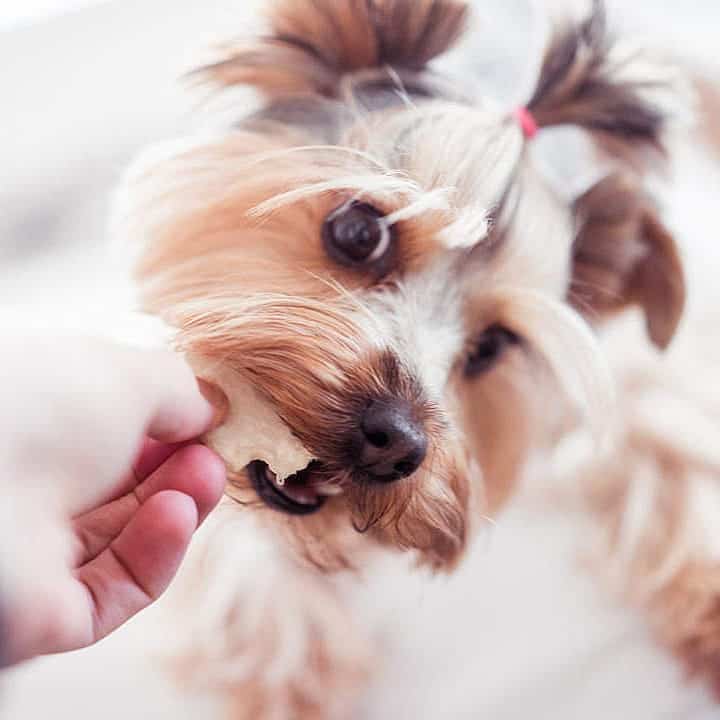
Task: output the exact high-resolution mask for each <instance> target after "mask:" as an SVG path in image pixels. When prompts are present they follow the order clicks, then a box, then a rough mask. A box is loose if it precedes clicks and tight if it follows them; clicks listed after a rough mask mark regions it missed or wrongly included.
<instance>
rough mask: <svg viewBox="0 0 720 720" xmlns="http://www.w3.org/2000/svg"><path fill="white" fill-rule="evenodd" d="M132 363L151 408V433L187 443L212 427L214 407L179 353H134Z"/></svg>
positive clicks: (149, 427)
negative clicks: (205, 396) (204, 395)
mask: <svg viewBox="0 0 720 720" xmlns="http://www.w3.org/2000/svg"><path fill="white" fill-rule="evenodd" d="M131 363H132V367H133V368H134V372H135V375H136V382H137V387H138V389H139V391H140V394H141V398H142V399H143V400H144V401H145V402H146V403H147V407H148V409H149V411H150V412H149V417H148V419H147V425H146V428H145V432H146V433H147V435H149V436H150V437H152V438H154V439H155V440H160V441H162V442H166V443H173V442H183V441H185V440H191V439H193V438H196V437H198V436H200V435H202V434H203V433H204V432H205V431H206V430H207V429H208V428H209V427H210V425H211V423H212V421H213V416H214V410H213V408H212V406H211V405H210V403H209V402H208V401H207V400H206V399H205V398H204V397H203V395H202V393H201V392H200V390H199V388H198V384H197V380H196V379H195V375H194V374H193V372H192V370H191V369H190V367H189V366H188V365H187V363H185V362H184V361H183V360H181V359H180V357H179V356H177V355H174V354H173V353H169V352H164V351H151V352H147V351H145V352H134V353H133V354H132V360H131Z"/></svg>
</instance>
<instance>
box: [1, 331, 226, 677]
mask: <svg viewBox="0 0 720 720" xmlns="http://www.w3.org/2000/svg"><path fill="white" fill-rule="evenodd" d="M0 350H1V351H2V352H1V353H0V369H1V370H2V373H1V374H2V377H3V382H2V383H1V384H0V386H2V389H1V390H0V471H1V472H0V491H1V492H2V495H3V497H2V501H1V502H0V666H7V665H12V664H15V663H18V662H21V661H23V660H27V659H29V658H32V657H35V656H37V655H43V654H48V653H58V652H64V651H69V650H75V649H78V648H82V647H86V646H88V645H91V644H93V643H95V642H97V641H98V640H100V639H101V638H103V637H105V636H106V635H108V634H109V633H111V632H113V631H114V630H116V629H117V628H118V627H120V626H121V625H123V624H124V623H125V622H126V621H127V620H128V619H129V618H130V617H132V616H133V615H135V614H136V613H138V612H139V611H141V610H142V609H144V608H145V607H147V606H148V605H149V604H151V603H152V602H154V601H155V600H156V599H157V598H158V597H160V595H161V594H162V593H163V592H164V591H165V590H166V588H167V587H168V585H169V584H170V581H171V580H172V579H173V577H174V575H175V573H176V572H177V570H178V568H179V566H180V563H181V561H182V559H183V557H184V555H185V552H186V550H187V548H188V546H189V543H190V540H191V538H192V535H193V533H194V532H195V530H196V529H197V528H198V526H199V525H200V524H201V523H202V522H203V520H204V519H205V518H206V517H207V515H208V514H209V513H210V511H211V510H212V509H213V508H214V507H215V505H216V504H217V503H218V502H219V500H220V497H221V495H222V492H223V487H224V483H225V469H224V466H223V463H222V461H221V460H220V459H219V458H218V457H217V456H216V455H215V454H214V453H213V452H212V451H210V450H209V449H208V448H206V447H204V446H203V445H201V444H199V443H198V442H197V438H198V437H199V436H201V435H202V434H203V433H204V432H205V431H207V430H208V428H209V427H211V425H212V424H213V417H214V411H213V408H212V407H211V405H210V404H209V403H208V402H207V401H206V400H205V398H204V397H203V395H202V394H201V393H200V391H199V389H198V385H197V382H196V380H195V378H194V376H193V374H192V372H191V370H190V369H189V368H188V367H187V365H185V363H184V362H183V361H181V360H180V359H179V358H178V357H176V356H174V355H172V354H170V353H167V352H164V351H145V350H131V349H128V348H123V347H120V346H114V345H111V344H108V343H100V342H96V341H88V340H78V339H73V340H48V339H44V340H37V339H19V338H15V339H10V340H8V339H7V338H5V339H3V341H2V343H0Z"/></svg>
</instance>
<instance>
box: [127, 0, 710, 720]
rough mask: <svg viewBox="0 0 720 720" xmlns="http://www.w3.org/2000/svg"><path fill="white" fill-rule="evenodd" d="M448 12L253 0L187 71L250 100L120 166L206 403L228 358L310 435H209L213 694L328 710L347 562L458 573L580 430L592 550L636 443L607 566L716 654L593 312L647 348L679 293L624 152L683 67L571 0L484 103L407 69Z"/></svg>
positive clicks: (444, 39)
mask: <svg viewBox="0 0 720 720" xmlns="http://www.w3.org/2000/svg"><path fill="white" fill-rule="evenodd" d="M468 15H469V10H468V7H467V6H466V4H465V3H463V2H460V1H459V0H274V2H272V3H271V12H270V15H269V23H270V28H269V31H268V33H267V34H265V35H262V36H260V37H258V38H256V39H255V40H253V41H251V42H247V43H238V44H233V45H229V46H227V47H226V48H225V50H224V53H225V54H224V55H223V57H221V58H219V59H218V61H217V62H215V63H213V64H210V65H208V66H206V67H203V68H202V69H201V70H199V71H198V72H197V74H196V77H198V78H201V79H202V80H203V81H206V82H208V83H210V84H212V85H214V86H217V87H219V88H234V87H236V86H251V87H252V88H255V89H256V90H257V91H259V93H260V95H261V97H262V98H263V100H264V102H263V104H262V107H261V108H260V109H259V110H258V111H256V112H254V113H253V114H251V115H249V116H248V117H246V118H245V119H244V120H242V121H241V122H238V123H237V124H235V125H233V126H231V127H228V128H227V130H226V131H224V132H221V133H218V134H216V135H215V136H213V137H209V138H208V137H200V138H197V139H193V140H192V141H190V142H186V141H183V143H181V144H173V145H169V146H167V147H165V148H163V149H161V150H159V151H158V150H156V151H153V152H152V153H151V154H150V155H149V156H148V157H146V158H145V159H143V160H141V161H140V162H139V163H138V164H137V165H136V166H135V168H134V169H133V170H131V172H130V174H129V177H128V182H127V184H126V186H125V189H124V193H123V194H124V200H123V202H122V207H121V211H120V212H119V213H118V216H119V217H122V222H120V223H118V224H117V227H116V230H117V232H118V233H120V234H121V235H122V237H123V238H129V239H132V240H133V241H137V240H138V239H139V241H140V245H139V246H140V248H141V257H140V259H139V262H138V264H137V279H138V282H139V286H140V288H141V290H142V298H143V304H144V307H145V309H146V310H147V311H149V312H150V313H153V314H156V315H158V316H160V317H161V318H162V319H163V320H164V321H165V322H166V323H168V324H169V325H170V326H172V327H173V328H174V329H175V330H176V340H175V341H176V344H177V347H178V348H179V350H180V351H182V352H184V353H186V354H187V356H188V357H189V358H191V360H192V361H193V362H195V363H197V367H198V368H201V367H202V368H205V369H207V368H208V367H211V368H212V372H210V373H209V379H210V380H211V381H212V379H213V378H218V377H223V378H225V379H226V380H225V381H223V382H219V381H218V382H217V385H218V387H215V388H214V389H213V390H212V392H213V393H214V396H215V397H216V398H220V400H219V403H218V404H219V405H222V404H223V402H224V403H225V405H227V403H228V402H229V403H230V405H231V406H232V405H233V399H232V388H231V386H232V384H233V382H235V381H237V383H239V384H242V383H245V384H247V385H249V386H250V387H251V388H252V391H253V392H254V393H256V394H257V396H258V397H260V398H262V400H263V402H265V403H266V404H267V405H268V406H270V407H271V408H272V410H273V411H274V413H276V415H277V417H279V418H280V419H281V421H282V427H283V428H284V432H285V433H286V434H287V435H288V436H289V437H290V438H291V439H292V441H293V442H295V443H297V444H299V445H300V446H301V448H302V449H303V450H304V451H305V453H306V461H309V463H308V462H304V465H303V467H297V468H295V470H296V472H293V473H292V474H290V476H289V477H287V478H286V479H284V478H283V477H282V476H281V475H280V474H278V473H276V472H275V470H276V469H277V468H276V467H275V466H274V465H273V464H272V463H270V462H269V458H268V457H262V456H258V457H253V458H251V459H252V462H249V464H247V465H246V466H245V467H242V468H238V467H237V465H236V464H234V463H233V462H232V461H231V460H230V456H231V455H232V449H231V448H230V449H228V450H227V456H226V460H228V477H229V483H228V494H229V495H230V496H231V497H233V498H234V500H235V501H236V502H235V503H231V504H229V505H228V507H226V508H225V511H224V512H225V513H226V514H227V513H231V514H236V515H237V516H238V517H242V518H243V519H242V522H241V523H240V525H238V524H233V523H226V524H225V525H223V526H221V527H219V528H217V529H216V533H218V534H217V536H216V538H221V540H220V541H219V543H217V544H216V545H215V546H214V547H215V549H214V551H213V552H212V553H211V554H210V555H208V556H207V557H206V558H205V563H206V565H207V567H206V568H205V570H206V572H208V573H210V576H209V579H208V580H207V585H203V589H202V592H203V593H204V594H203V595H202V597H201V603H202V604H203V615H204V616H206V617H208V618H210V619H209V622H210V623H211V624H212V629H208V628H205V629H204V630H203V631H202V633H199V634H198V636H197V637H196V638H195V640H196V645H197V647H196V650H195V655H194V656H193V658H192V662H191V663H189V665H191V666H192V668H193V669H194V670H196V671H197V672H199V673H201V674H202V675H203V676H205V677H206V678H207V679H209V680H210V679H212V680H213V681H215V682H217V683H219V684H221V685H222V686H223V687H224V688H225V689H226V690H227V691H228V692H229V693H230V695H232V696H235V697H237V699H238V702H237V703H236V705H235V707H234V713H235V714H234V717H237V718H277V719H278V720H280V719H291V718H303V719H304V720H309V719H311V718H328V719H330V718H332V719H333V720H337V719H338V718H342V717H346V716H348V715H349V714H350V713H351V712H352V709H353V701H354V698H355V697H356V696H357V693H358V692H359V691H361V689H362V687H363V683H364V682H365V681H366V679H367V677H368V675H369V673H370V671H371V670H372V669H373V668H374V663H373V662H372V658H373V656H374V655H375V651H374V649H373V647H372V642H371V638H370V637H369V633H367V632H366V631H365V628H364V627H363V625H362V622H360V621H359V620H358V619H356V618H354V617H353V613H352V611H351V610H350V609H349V605H348V603H347V602H346V601H345V600H344V599H343V598H344V595H343V593H345V592H347V585H348V582H349V584H350V585H352V583H353V582H362V575H363V573H365V572H370V568H371V566H372V559H373V558H374V557H375V556H376V555H377V554H378V553H387V552H398V551H404V552H407V553H410V554H411V555H412V557H413V558H415V559H416V560H417V563H418V564H420V565H424V566H427V567H429V568H431V569H432V570H433V571H442V572H449V571H452V570H453V568H455V567H456V566H457V564H458V563H459V562H460V561H461V559H462V557H463V553H464V551H465V550H466V548H467V547H468V544H469V543H470V542H471V540H472V538H473V534H474V532H475V531H476V530H477V529H478V528H481V527H482V526H483V524H484V523H485V519H486V518H487V517H488V516H491V515H492V514H493V513H496V512H497V511H498V510H499V508H501V506H502V505H503V503H504V502H505V501H506V499H507V498H508V497H509V496H510V495H511V493H512V492H513V489H514V488H515V487H516V485H517V483H518V481H519V479H520V478H521V477H522V476H523V473H526V472H527V471H528V467H529V465H530V463H531V461H534V462H533V465H532V467H533V472H535V473H537V472H538V467H540V468H545V470H543V472H546V473H547V474H548V476H549V475H550V474H551V472H552V470H551V465H552V463H551V456H552V453H553V452H554V451H555V450H556V449H557V448H559V447H561V446H563V447H564V445H563V443H564V442H565V440H567V438H568V437H570V436H571V435H573V436H574V434H577V433H578V432H580V431H581V430H585V429H587V428H590V432H591V434H592V435H593V437H594V438H595V439H596V441H597V442H596V443H595V444H594V445H593V449H592V450H591V451H589V452H588V453H587V454H586V455H585V456H584V457H583V463H582V464H581V465H577V464H576V468H581V469H577V472H578V475H577V476H576V477H577V478H578V480H577V482H578V483H579V482H580V480H579V478H582V480H583V482H585V487H586V488H587V489H588V492H587V493H586V496H585V497H586V499H587V500H588V501H589V503H590V508H591V510H592V511H593V512H595V513H596V514H597V516H598V518H599V519H600V520H601V521H602V525H601V526H602V527H603V528H604V529H605V530H606V540H607V547H608V550H609V551H610V552H611V553H615V554H616V555H617V553H619V552H620V546H621V545H622V544H623V542H624V540H623V538H624V536H623V533H624V532H625V530H626V528H625V529H624V525H623V523H624V522H625V520H626V518H627V513H628V505H627V504H628V503H629V502H630V501H631V498H632V495H633V492H632V487H633V484H634V482H635V480H636V477H637V473H638V472H640V471H641V470H640V469H639V468H641V469H642V472H646V473H650V475H651V476H652V478H653V482H655V483H657V485H658V487H662V488H663V489H662V491H661V493H660V494H659V495H657V497H656V498H655V500H653V501H652V502H651V503H650V508H649V509H648V511H647V512H648V516H647V518H646V519H645V521H644V524H643V523H641V524H640V526H639V527H636V528H635V529H634V530H633V532H634V533H635V536H634V539H633V543H634V545H633V548H632V552H631V557H630V556H626V560H627V562H625V563H624V564H623V568H624V569H625V570H624V571H625V575H624V578H625V586H626V588H627V589H630V588H631V587H632V588H635V587H637V585H638V583H640V584H643V581H644V579H647V578H648V577H649V575H651V574H653V573H655V571H657V570H658V568H660V566H661V565H662V566H663V568H664V570H663V572H664V574H663V575H662V577H661V576H660V575H658V574H657V573H655V575H656V577H655V580H654V581H653V582H654V583H655V584H654V585H653V586H652V589H649V590H648V589H647V588H648V587H649V586H650V583H645V589H646V590H647V592H645V593H644V594H643V593H639V594H638V593H635V594H633V596H632V597H633V598H640V597H642V600H641V602H642V603H643V606H644V607H645V608H647V610H648V612H649V616H650V618H651V622H652V623H653V626H654V627H655V628H656V630H657V632H658V635H659V637H660V638H661V639H662V640H663V641H664V642H666V643H667V644H668V645H670V646H671V647H673V648H674V649H675V650H677V651H678V652H679V653H680V654H681V655H682V656H683V658H684V659H685V660H686V661H687V662H688V663H689V665H690V666H691V667H692V669H694V670H697V671H700V672H704V673H706V674H707V675H708V676H709V677H710V678H711V679H712V680H713V681H716V682H717V681H718V680H720V673H719V672H718V670H717V668H718V663H717V660H718V659H719V658H720V613H718V611H717V607H718V598H720V594H719V591H718V590H712V589H711V588H709V587H708V586H707V583H706V582H705V581H704V580H703V573H704V572H706V571H707V568H708V563H709V562H710V560H709V559H708V560H707V562H705V560H704V559H703V557H702V555H701V554H696V555H688V554H686V555H683V554H682V553H680V555H677V554H676V555H674V560H673V561H672V562H671V563H670V565H668V564H667V563H666V562H664V559H665V558H666V557H667V555H668V554H670V547H671V545H672V543H673V542H674V540H673V537H672V533H673V530H672V527H674V525H673V522H675V511H674V510H673V502H674V498H677V497H679V496H678V495H677V493H678V492H679V490H678V487H677V484H673V483H672V479H673V478H677V477H680V478H685V477H686V476H687V473H688V472H689V471H688V470H687V467H686V463H687V462H689V461H688V453H690V450H687V449H683V448H679V449H678V448H675V447H671V446H670V445H669V444H668V443H666V442H665V441H664V439H658V436H656V435H652V434H647V433H643V431H642V428H639V427H638V426H637V425H636V423H642V422H643V421H642V420H641V419H639V418H640V416H639V414H638V413H637V412H635V404H634V400H633V399H634V398H638V403H640V402H641V399H642V398H645V396H646V390H648V388H650V387H651V385H652V383H653V382H656V383H662V382H664V381H663V380H654V381H653V380H651V377H653V376H652V373H649V374H648V373H647V372H645V371H644V370H643V371H642V372H641V373H640V375H639V376H638V375H636V374H633V373H632V372H624V370H623V363H622V362H621V363H620V365H619V369H618V368H614V369H613V370H612V371H611V370H610V366H611V363H610V362H608V358H609V355H610V353H611V351H610V350H608V349H607V348H608V347H609V345H606V344H604V343H603V340H602V338H603V335H604V332H605V325H606V324H607V323H608V322H609V321H610V319H612V318H614V317H615V316H617V315H618V314H620V313H621V312H623V311H625V310H626V309H629V308H635V309H636V310H639V311H640V312H642V313H643V315H644V318H645V321H646V322H645V325H646V329H647V336H648V338H649V341H650V342H651V343H652V344H654V345H655V346H656V347H657V348H660V349H664V348H666V347H667V346H668V345H669V343H670V342H671V340H672V339H673V336H674V334H675V332H676V329H677V327H678V324H679V321H680V319H681V316H682V313H683V306H684V301H685V284H684V275H683V268H682V263H681V260H680V254H679V251H678V249H677V247H676V244H675V242H674V240H673V237H672V235H671V234H670V232H669V231H668V230H667V229H666V227H665V226H664V224H663V221H662V220H661V218H660V215H659V210H658V208H657V207H656V204H655V203H654V202H653V199H652V197H651V196H650V194H649V190H648V179H649V178H650V176H651V174H652V173H653V172H655V171H656V170H657V169H658V167H659V166H660V164H661V163H662V161H663V160H664V158H665V156H666V155H667V147H666V142H665V140H666V135H667V131H668V129H669V128H670V127H671V125H672V124H673V121H674V119H675V113H676V110H680V109H682V107H683V106H684V105H685V103H686V102H687V100H686V97H685V89H684V87H683V86H682V83H680V82H678V77H677V73H676V72H675V71H674V70H673V69H672V67H671V66H669V65H665V64H663V63H657V64H654V63H653V62H652V60H651V59H650V58H649V57H648V55H647V54H646V53H643V52H641V51H638V50H637V49H635V48H631V47H629V46H627V45H626V44H625V43H624V42H616V41H614V40H613V39H612V38H611V37H610V35H609V33H608V32H607V29H606V22H605V13H604V9H603V7H602V5H601V3H600V2H594V4H593V8H592V12H591V14H590V15H589V17H587V18H586V19H584V20H582V21H578V20H574V19H570V18H567V19H565V20H563V21H556V22H553V23H551V32H550V37H549V41H548V43H547V49H546V51H545V53H544V57H543V58H542V61H541V63H540V69H539V73H538V79H537V82H536V84H535V88H534V91H533V92H532V93H531V94H530V97H529V98H528V100H527V102H526V103H524V105H523V106H522V107H519V108H507V107H502V106H499V105H498V104H497V103H494V102H493V101H492V100H490V99H489V98H486V97H478V93H477V92H476V91H475V87H476V86H477V83H476V82H475V80H474V79H473V78H472V77H464V78H452V77H446V76H444V75H441V74H438V73H437V72H436V71H435V70H433V69H432V68H431V64H432V61H433V60H434V59H435V58H436V57H438V56H440V55H441V54H443V53H445V52H446V51H447V50H449V49H450V48H451V47H452V46H453V45H454V44H455V43H456V41H458V40H459V38H460V37H461V35H462V34H463V31H464V29H465V26H466V24H467V21H468ZM554 126H575V127H576V128H578V129H580V130H581V131H583V132H584V134H585V136H586V138H587V140H588V145H589V147H590V151H589V152H588V153H587V154H586V155H587V156H586V157H584V159H583V162H587V168H586V170H587V172H588V173H589V172H591V171H592V172H594V173H595V174H594V176H593V177H594V180H593V182H592V183H590V184H589V185H588V186H587V187H584V188H583V189H582V191H581V192H580V193H579V194H578V193H576V194H575V195H574V196H570V195H571V194H570V193H569V192H568V188H563V187H558V186H557V184H556V183H554V182H553V180H552V178H550V177H549V176H548V175H547V174H546V173H545V172H544V169H543V167H542V164H540V163H538V162H537V161H536V157H535V153H534V148H533V142H532V141H533V138H535V137H536V136H537V135H538V134H540V135H542V133H543V131H544V130H545V129H546V128H551V127H554ZM598 168H599V170H598ZM586 174H587V173H586ZM620 342H621V344H622V348H623V350H622V352H623V353H624V352H625V351H626V350H627V352H628V353H629V352H630V350H632V349H633V347H634V346H635V345H637V346H638V347H642V346H643V345H644V344H645V341H644V340H643V339H642V338H641V337H634V336H633V337H632V339H630V340H626V339H624V340H621V341H620ZM649 362H650V363H651V364H652V362H654V359H651V360H650V361H649ZM202 373H203V371H202V370H198V374H199V375H200V376H201V377H202V376H203V375H202ZM227 378H230V380H227ZM206 379H208V378H206ZM656 386H657V385H655V386H654V387H656ZM618 387H621V388H622V390H621V392H620V393H616V390H617V388H618ZM648 392H650V390H648ZM616 394H617V395H619V396H620V397H619V399H620V402H618V403H614V402H613V397H614V396H615V395H616ZM228 398H230V400H229V401H228ZM618 408H619V409H620V410H622V413H618V412H617V409H618ZM226 410H227V408H226ZM235 410H237V412H239V413H240V414H242V408H237V407H236V408H235ZM626 410H627V412H626V413H625V411H626ZM623 413H625V414H623ZM251 419H252V418H251ZM246 420H247V418H246ZM266 440H269V445H270V446H272V445H273V444H274V443H275V442H278V443H280V442H284V440H281V439H277V440H276V439H275V438H266ZM237 441H238V442H239V443H240V442H242V441H243V438H241V437H238V438H237ZM231 444H232V443H231ZM226 446H227V443H226V445H225V446H224V447H226ZM271 451H272V449H270V450H268V452H271ZM663 483H665V484H663ZM653 503H656V504H657V505H658V507H657V508H656V507H655V505H654V504H653ZM660 506H662V507H660ZM656 521H657V524H655V523H656ZM240 526H242V527H240ZM671 526H672V527H671ZM221 566H222V567H221ZM223 568H224V569H223ZM343 571H351V572H349V573H348V572H343ZM213 573H214V576H212V574H213ZM348 577H350V580H348ZM210 586H212V591H211V589H210ZM686 601H687V603H688V604H689V605H690V606H691V610H692V612H690V611H689V610H688V608H687V607H686V606H684V605H683V603H685V602H686ZM686 610H688V611H687V612H686Z"/></svg>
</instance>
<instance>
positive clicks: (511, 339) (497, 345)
mask: <svg viewBox="0 0 720 720" xmlns="http://www.w3.org/2000/svg"><path fill="white" fill-rule="evenodd" d="M519 342H520V338H519V337H518V336H517V335H516V334H515V333H514V332H512V330H508V329H507V328H504V327H503V326H502V325H491V326H490V327H489V328H488V329H487V330H485V332H484V333H483V334H482V335H481V336H480V337H479V338H478V341H477V342H476V343H475V346H474V347H473V349H472V353H471V354H470V357H468V359H467V364H466V365H465V375H466V376H467V377H475V376H477V375H480V374H481V373H484V372H485V371H487V370H489V369H490V368H491V367H492V366H493V365H494V364H495V363H496V362H497V361H498V360H499V359H500V358H501V357H502V355H503V353H504V352H505V351H506V350H507V349H508V348H510V347H512V346H513V345H517V344H518V343H519Z"/></svg>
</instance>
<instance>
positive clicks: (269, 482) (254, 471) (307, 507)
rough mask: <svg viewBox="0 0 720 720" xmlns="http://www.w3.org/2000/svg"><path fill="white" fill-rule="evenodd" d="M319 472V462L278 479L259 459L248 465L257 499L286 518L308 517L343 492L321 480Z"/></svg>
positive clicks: (320, 470) (314, 461)
mask: <svg viewBox="0 0 720 720" xmlns="http://www.w3.org/2000/svg"><path fill="white" fill-rule="evenodd" d="M322 470H323V468H322V463H320V462H318V461H317V460H313V461H312V462H311V463H310V464H309V465H308V466H307V467H306V468H305V469H303V470H299V471H298V472H296V473H295V474H294V475H291V476H290V477H287V478H285V479H284V480H280V479H279V478H278V476H277V475H276V474H275V473H274V472H273V471H272V470H271V469H270V467H269V466H268V464H267V463H266V462H263V461H262V460H255V461H253V462H251V463H250V464H249V465H248V466H247V473H248V476H249V478H250V482H251V483H252V485H253V487H254V488H255V492H256V493H257V494H258V497H259V498H260V499H261V500H262V501H263V502H264V503H265V504H266V505H267V506H268V507H270V508H272V509H273V510H278V511H280V512H284V513H287V514H288V515H311V514H312V513H314V512H317V511H318V510H320V508H321V507H322V506H323V505H324V504H325V502H326V501H327V499H328V497H329V496H331V495H337V494H339V493H340V492H342V490H341V488H340V487H339V486H338V485H333V484H331V483H328V482H327V481H324V480H323V477H324V474H323V472H322Z"/></svg>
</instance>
